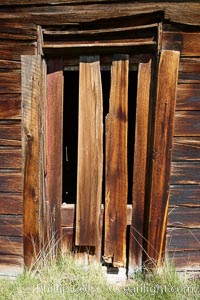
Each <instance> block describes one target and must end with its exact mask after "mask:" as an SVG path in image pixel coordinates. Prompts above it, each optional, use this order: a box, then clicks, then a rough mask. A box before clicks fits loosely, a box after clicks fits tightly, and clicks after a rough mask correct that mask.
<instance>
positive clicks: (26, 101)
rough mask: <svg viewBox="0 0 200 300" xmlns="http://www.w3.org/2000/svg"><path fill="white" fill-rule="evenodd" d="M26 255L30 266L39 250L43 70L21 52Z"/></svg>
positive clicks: (36, 59) (37, 58)
mask: <svg viewBox="0 0 200 300" xmlns="http://www.w3.org/2000/svg"><path fill="white" fill-rule="evenodd" d="M21 60H22V107H23V111H22V116H23V123H22V141H23V142H22V145H23V149H22V150H23V151H22V153H23V174H24V189H23V193H24V256H25V264H26V266H27V267H30V266H31V264H32V261H33V259H34V258H35V255H37V253H38V251H39V240H40V238H39V219H40V215H39V203H40V197H39V168H40V120H39V105H40V77H41V76H40V74H41V59H40V57H39V56H22V58H21Z"/></svg>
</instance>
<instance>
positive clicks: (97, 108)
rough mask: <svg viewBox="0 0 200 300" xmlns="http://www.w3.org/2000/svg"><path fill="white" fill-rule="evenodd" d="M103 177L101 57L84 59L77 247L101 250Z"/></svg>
mask: <svg viewBox="0 0 200 300" xmlns="http://www.w3.org/2000/svg"><path fill="white" fill-rule="evenodd" d="M102 175H103V100H102V87H101V74H100V62H99V57H98V56H89V57H80V79H79V128H78V175H77V211H76V245H82V246H98V243H99V236H100V213H101V200H102Z"/></svg>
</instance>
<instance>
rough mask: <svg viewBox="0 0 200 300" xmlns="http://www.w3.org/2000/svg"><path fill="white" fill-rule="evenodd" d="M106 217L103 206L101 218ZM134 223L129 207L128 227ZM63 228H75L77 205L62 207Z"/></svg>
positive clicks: (130, 206)
mask: <svg viewBox="0 0 200 300" xmlns="http://www.w3.org/2000/svg"><path fill="white" fill-rule="evenodd" d="M103 215H104V205H101V212H100V218H103ZM131 221H132V205H131V204H128V205H127V226H128V225H131ZM61 227H66V228H69V227H74V228H75V204H67V205H62V206H61Z"/></svg>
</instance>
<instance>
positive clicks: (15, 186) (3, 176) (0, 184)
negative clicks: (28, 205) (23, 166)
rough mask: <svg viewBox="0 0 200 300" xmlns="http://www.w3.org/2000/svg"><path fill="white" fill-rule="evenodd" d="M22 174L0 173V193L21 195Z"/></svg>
mask: <svg viewBox="0 0 200 300" xmlns="http://www.w3.org/2000/svg"><path fill="white" fill-rule="evenodd" d="M22 191H23V188H22V174H21V173H17V172H16V173H13V172H12V171H11V172H6V171H5V172H0V192H7V193H22Z"/></svg>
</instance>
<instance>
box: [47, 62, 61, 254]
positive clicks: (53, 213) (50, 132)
mask: <svg viewBox="0 0 200 300" xmlns="http://www.w3.org/2000/svg"><path fill="white" fill-rule="evenodd" d="M46 113H47V122H46V138H47V141H46V143H47V144H46V145H47V146H46V153H47V155H46V196H47V204H48V209H49V212H48V213H49V220H48V229H49V237H50V243H51V245H52V246H53V247H54V250H55V252H57V250H58V249H60V242H61V201H62V140H63V70H62V60H61V58H54V59H50V60H48V62H47V106H46Z"/></svg>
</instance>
